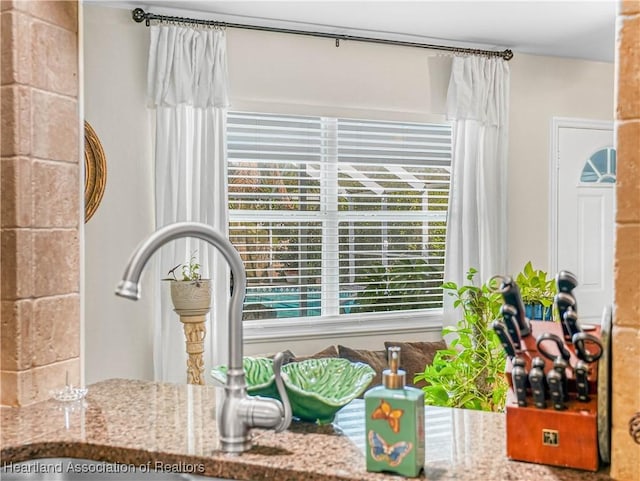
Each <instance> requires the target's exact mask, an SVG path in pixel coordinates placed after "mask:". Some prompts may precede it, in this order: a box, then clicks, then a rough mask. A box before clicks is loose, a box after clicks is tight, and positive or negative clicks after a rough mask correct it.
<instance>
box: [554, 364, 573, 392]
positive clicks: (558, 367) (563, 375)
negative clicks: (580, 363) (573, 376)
mask: <svg viewBox="0 0 640 481" xmlns="http://www.w3.org/2000/svg"><path fill="white" fill-rule="evenodd" d="M567 366H568V364H567V361H565V360H564V359H562V358H561V357H557V358H556V359H555V360H554V361H553V371H556V372H557V373H558V374H559V375H560V383H561V384H560V387H561V389H562V400H563V401H565V402H566V401H568V400H569V381H568V380H567Z"/></svg>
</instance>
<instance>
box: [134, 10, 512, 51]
mask: <svg viewBox="0 0 640 481" xmlns="http://www.w3.org/2000/svg"><path fill="white" fill-rule="evenodd" d="M131 17H132V18H133V20H135V21H136V22H138V23H141V22H142V21H144V22H145V25H146V26H147V27H148V26H149V25H150V22H151V20H158V21H160V22H177V23H193V24H196V25H209V26H213V27H220V28H242V29H245V30H260V31H263V32H277V33H289V34H293V35H306V36H309V37H322V38H332V39H335V41H336V47H339V46H340V41H341V40H351V41H354V42H369V43H381V44H385V45H399V46H402V47H417V48H426V49H430V50H444V51H447V52H455V53H468V54H473V55H485V56H487V57H502V58H503V59H504V60H511V59H512V58H513V52H512V51H511V50H510V49H507V50H504V51H501V52H500V51H495V50H481V49H475V48H462V47H451V46H448V45H431V44H428V43H418V42H405V41H402V40H388V39H383V38H372V37H360V36H356V35H343V34H336V33H326V32H311V31H306V30H294V29H289V28H277V27H265V26H260V25H245V24H241V23H229V22H218V21H216V20H202V19H197V18H186V17H173V16H169V15H156V14H155V13H151V12H145V11H144V10H143V9H141V8H136V9H134V10H133V11H132V12H131Z"/></svg>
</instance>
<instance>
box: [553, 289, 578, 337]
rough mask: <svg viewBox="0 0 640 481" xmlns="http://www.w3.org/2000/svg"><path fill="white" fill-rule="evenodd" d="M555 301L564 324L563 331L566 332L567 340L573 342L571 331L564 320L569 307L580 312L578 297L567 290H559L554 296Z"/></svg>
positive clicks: (561, 322) (561, 321)
mask: <svg viewBox="0 0 640 481" xmlns="http://www.w3.org/2000/svg"><path fill="white" fill-rule="evenodd" d="M553 300H554V302H555V303H556V307H557V308H558V318H559V319H560V324H562V333H563V334H564V338H565V340H567V341H569V342H571V333H570V332H569V328H568V326H567V325H566V324H565V322H564V315H565V313H566V312H567V310H568V309H569V308H571V309H573V311H574V312H575V313H576V316H577V313H578V307H577V305H576V299H575V297H573V295H571V294H569V293H567V292H558V293H557V294H556V295H555V297H554V299H553Z"/></svg>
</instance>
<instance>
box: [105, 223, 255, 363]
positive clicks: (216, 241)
mask: <svg viewBox="0 0 640 481" xmlns="http://www.w3.org/2000/svg"><path fill="white" fill-rule="evenodd" d="M182 237H196V238H198V239H201V240H204V241H206V242H208V243H209V244H211V245H212V246H214V247H216V248H217V249H218V250H219V251H220V252H221V253H222V255H223V256H224V258H225V260H226V261H227V263H228V264H229V267H230V268H231V274H232V275H233V293H232V294H231V302H230V305H229V369H240V370H242V304H243V303H244V296H245V291H246V284H247V275H246V273H245V270H244V264H243V263H242V258H241V257H240V254H238V251H237V250H236V249H235V247H233V244H231V242H229V240H228V239H227V238H225V237H223V236H222V235H221V234H219V233H218V232H216V231H215V230H214V229H213V227H211V226H209V225H207V224H202V223H198V222H176V223H175V224H169V225H167V226H165V227H162V228H160V229H158V230H157V231H155V232H154V233H153V234H151V235H150V236H149V237H148V238H147V239H145V240H144V241H142V242H141V243H140V244H139V245H138V247H137V248H136V250H135V251H134V252H133V254H132V255H131V257H130V258H129V262H127V266H126V268H125V271H124V275H123V276H122V280H121V281H120V283H119V284H118V287H117V288H116V295H118V296H122V297H126V298H127V299H132V300H138V299H140V276H141V274H142V271H143V269H144V267H145V265H146V264H147V262H148V261H149V259H150V258H151V256H152V255H153V253H154V252H156V251H157V250H158V249H159V248H160V247H162V246H163V245H165V244H167V243H168V242H171V241H173V240H175V239H180V238H182Z"/></svg>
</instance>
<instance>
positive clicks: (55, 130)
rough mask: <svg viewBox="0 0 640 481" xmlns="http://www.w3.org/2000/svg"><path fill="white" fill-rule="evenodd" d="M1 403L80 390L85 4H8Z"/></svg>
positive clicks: (5, 12)
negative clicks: (71, 387)
mask: <svg viewBox="0 0 640 481" xmlns="http://www.w3.org/2000/svg"><path fill="white" fill-rule="evenodd" d="M1 5H2V14H1V20H2V69H1V72H2V86H1V87H0V92H1V95H2V107H1V114H2V148H1V155H2V160H1V162H2V168H1V188H2V227H1V238H2V269H1V270H2V327H1V331H0V333H1V337H2V360H1V366H0V368H1V370H2V372H1V375H2V377H1V384H2V385H1V392H2V397H1V403H2V404H5V405H24V404H29V403H31V402H34V401H38V400H41V399H46V398H48V397H49V396H50V394H49V391H50V390H51V389H54V388H62V387H63V386H64V385H65V375H66V373H67V372H68V373H69V379H70V381H71V382H72V383H73V384H75V385H78V383H79V382H80V332H81V329H80V252H81V248H80V230H81V225H82V224H81V220H80V219H81V213H80V202H81V200H80V198H79V197H80V195H79V194H80V183H79V172H80V169H79V164H78V159H79V145H80V142H79V139H78V132H79V120H78V35H77V32H78V8H77V7H78V5H77V3H76V2H75V1H71V2H11V1H2V3H1Z"/></svg>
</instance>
